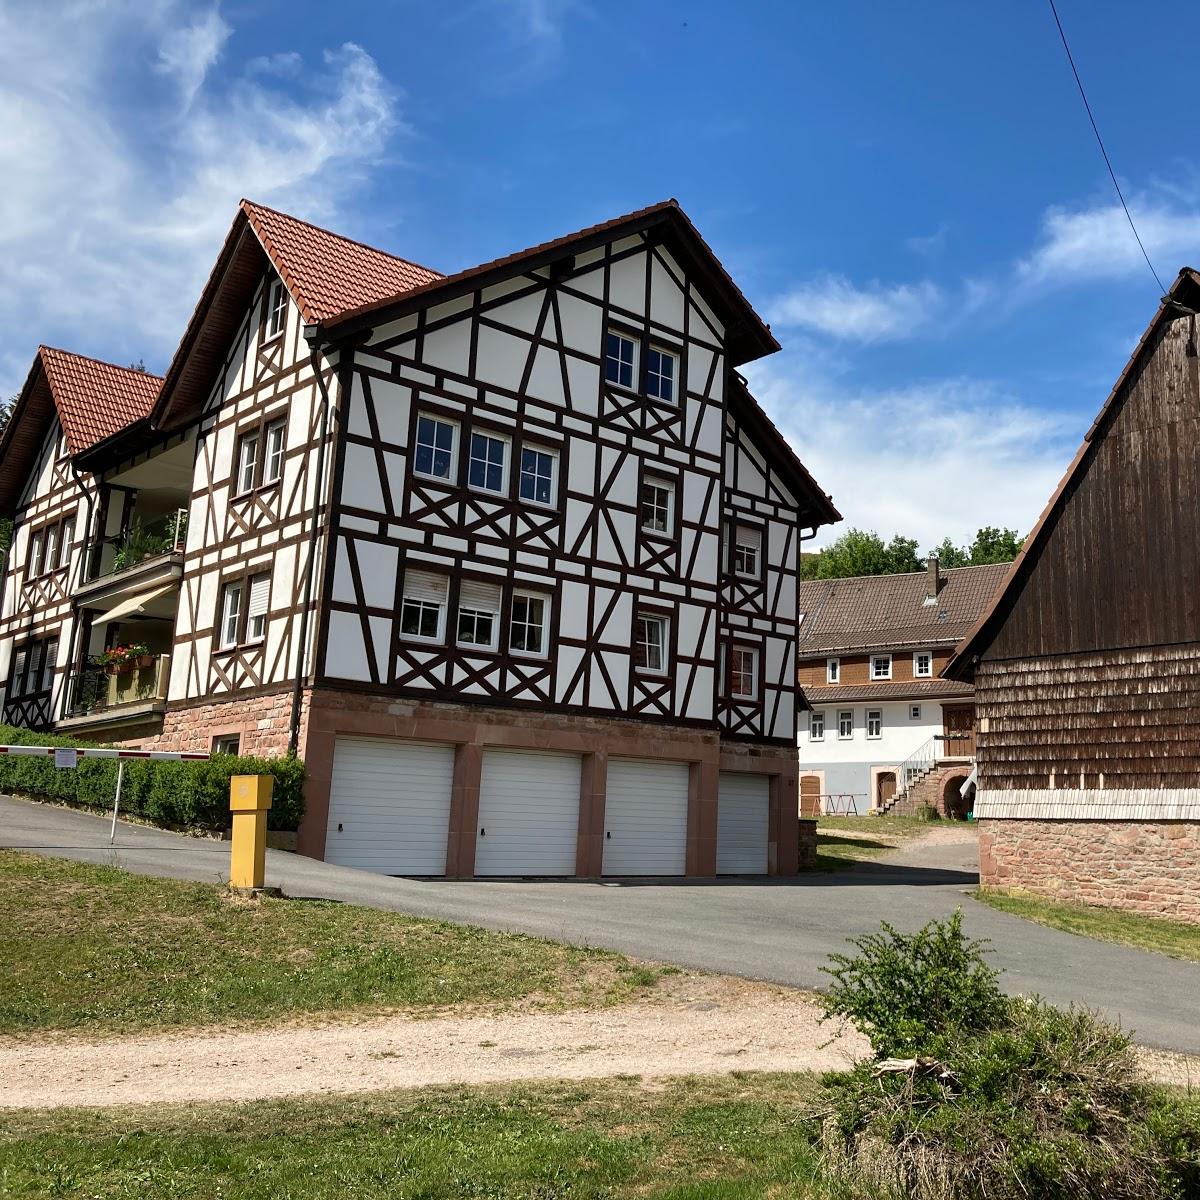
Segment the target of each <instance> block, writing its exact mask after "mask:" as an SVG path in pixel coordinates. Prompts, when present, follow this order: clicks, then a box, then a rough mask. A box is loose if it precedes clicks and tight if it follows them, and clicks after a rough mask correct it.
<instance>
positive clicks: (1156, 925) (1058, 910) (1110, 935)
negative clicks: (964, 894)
mask: <svg viewBox="0 0 1200 1200" xmlns="http://www.w3.org/2000/svg"><path fill="white" fill-rule="evenodd" d="M975 898H976V899H977V900H981V901H982V902H983V903H984V904H990V905H991V906H992V908H998V909H1000V910H1001V912H1006V913H1012V914H1013V915H1014V916H1018V917H1024V918H1026V920H1029V921H1037V922H1038V924H1039V925H1049V926H1050V927H1051V928H1052V929H1062V930H1065V931H1066V932H1067V933H1078V934H1081V935H1082V936H1083V937H1090V938H1096V939H1097V940H1099V941H1102V942H1119V943H1120V944H1121V945H1122V946H1134V947H1136V948H1137V949H1139V950H1156V951H1158V953H1159V954H1169V955H1170V956H1171V957H1172V958H1186V959H1188V960H1190V961H1191V962H1200V925H1195V924H1185V923H1184V922H1182V921H1167V920H1163V919H1162V918H1159V917H1142V916H1139V915H1138V914H1136V913H1125V912H1118V911H1117V910H1116V909H1112V908H1101V907H1098V906H1096V905H1090V904H1061V903H1058V902H1056V901H1053V900H1043V899H1041V898H1040V897H1037V896H1030V895H1027V894H1025V893H1023V892H1016V891H1004V890H1001V889H998V888H983V889H980V890H979V891H977V892H976V893H975Z"/></svg>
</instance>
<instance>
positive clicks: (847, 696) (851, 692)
mask: <svg viewBox="0 0 1200 1200" xmlns="http://www.w3.org/2000/svg"><path fill="white" fill-rule="evenodd" d="M974 693H975V689H974V688H973V687H972V686H971V685H970V684H969V683H954V682H952V681H951V680H949V679H914V680H911V681H910V682H908V683H862V684H832V685H830V686H829V687H806V688H805V689H804V695H805V696H806V697H807V698H808V702H809V704H810V705H811V704H842V703H845V704H853V703H855V702H861V701H863V700H943V699H947V698H949V697H951V696H964V697H970V696H972V695H974Z"/></svg>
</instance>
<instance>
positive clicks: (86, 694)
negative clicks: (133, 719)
mask: <svg viewBox="0 0 1200 1200" xmlns="http://www.w3.org/2000/svg"><path fill="white" fill-rule="evenodd" d="M170 667H171V656H170V655H169V654H148V655H146V656H145V658H144V659H140V660H138V661H137V662H133V663H128V664H124V665H122V666H119V667H111V666H108V667H106V666H100V665H99V664H97V663H94V662H89V663H88V664H87V666H85V667H83V668H82V669H80V670H78V671H75V672H74V673H73V674H72V675H70V676H69V677H68V680H67V697H68V700H67V716H68V717H87V716H103V715H107V714H109V713H110V712H112V711H113V710H114V709H119V708H122V707H125V706H126V705H131V704H147V703H153V702H154V701H156V700H165V699H166V698H167V680H168V677H169V675H170Z"/></svg>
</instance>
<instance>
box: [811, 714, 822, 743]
mask: <svg viewBox="0 0 1200 1200" xmlns="http://www.w3.org/2000/svg"><path fill="white" fill-rule="evenodd" d="M808 740H809V741H810V742H823V741H824V740H825V714H824V713H823V712H818V711H815V710H814V711H813V712H810V713H809V714H808Z"/></svg>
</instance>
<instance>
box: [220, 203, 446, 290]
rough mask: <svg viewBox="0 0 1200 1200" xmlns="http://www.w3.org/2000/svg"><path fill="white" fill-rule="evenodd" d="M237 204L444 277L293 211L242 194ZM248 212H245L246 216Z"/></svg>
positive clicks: (408, 259)
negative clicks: (261, 202)
mask: <svg viewBox="0 0 1200 1200" xmlns="http://www.w3.org/2000/svg"><path fill="white" fill-rule="evenodd" d="M238 206H239V207H240V208H242V210H243V211H245V209H246V208H253V209H259V210H261V211H262V212H269V213H273V214H274V215H275V216H277V217H286V218H287V219H288V220H289V221H295V222H296V224H297V225H303V226H304V227H305V228H306V229H312V230H315V231H316V232H317V233H323V234H325V236H326V237H334V238H337V239H338V241H339V242H349V244H350V245H351V246H358V247H359V248H360V249H362V250H369V251H370V252H371V253H372V254H382V255H383V256H384V257H385V258H391V259H394V260H395V261H396V262H401V263H404V265H405V266H407V267H416V269H417V270H418V271H427V272H428V273H429V274H430V275H438V276H440V277H441V278H443V279H445V278H446V276H445V274H444V273H443V272H441V271H438V270H435V269H434V268H433V267H427V266H425V265H424V264H423V263H419V262H416V261H414V260H413V259H411V258H405V257H404V256H403V255H400V254H393V253H392V252H391V251H390V250H382V249H380V247H378V246H372V245H371V244H370V243H369V242H364V241H360V240H359V239H358V238H352V237H347V236H346V234H344V233H338V232H337V230H335V229H328V228H326V226H324V225H317V224H316V223H315V222H313V221H306V220H305V219H304V218H303V217H298V216H296V214H295V213H290V212H284V211H283V209H281V208H272V207H271V206H270V205H269V204H259V202H258V201H257V200H250V199H248V198H247V197H245V196H243V197H242V198H241V200H240V201H239V202H238ZM248 215H249V213H247V216H248Z"/></svg>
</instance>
